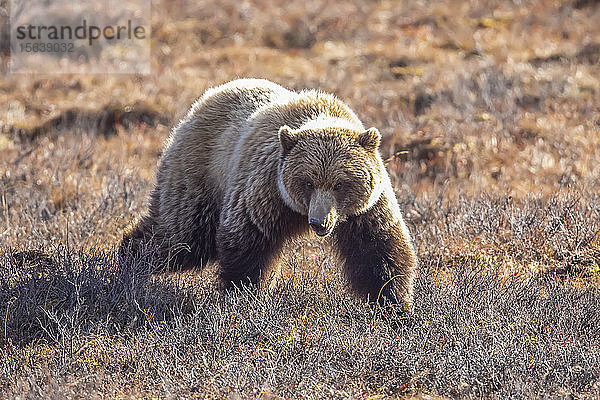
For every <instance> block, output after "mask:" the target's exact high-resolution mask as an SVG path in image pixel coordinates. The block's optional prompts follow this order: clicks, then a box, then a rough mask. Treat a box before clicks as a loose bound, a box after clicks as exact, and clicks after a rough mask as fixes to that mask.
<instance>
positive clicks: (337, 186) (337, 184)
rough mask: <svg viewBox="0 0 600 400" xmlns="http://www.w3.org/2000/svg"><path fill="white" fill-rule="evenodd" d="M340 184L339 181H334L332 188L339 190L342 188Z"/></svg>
mask: <svg viewBox="0 0 600 400" xmlns="http://www.w3.org/2000/svg"><path fill="white" fill-rule="evenodd" d="M342 186H343V185H342V184H341V183H336V184H335V186H334V187H333V190H340V189H341V188H342Z"/></svg>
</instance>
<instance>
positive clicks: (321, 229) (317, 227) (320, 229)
mask: <svg viewBox="0 0 600 400" xmlns="http://www.w3.org/2000/svg"><path fill="white" fill-rule="evenodd" d="M308 224H309V225H310V227H311V228H312V229H313V231H315V233H316V234H317V235H319V236H325V235H327V226H326V225H325V221H323V220H320V219H316V218H310V219H309V220H308Z"/></svg>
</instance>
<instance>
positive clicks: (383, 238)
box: [120, 79, 417, 311]
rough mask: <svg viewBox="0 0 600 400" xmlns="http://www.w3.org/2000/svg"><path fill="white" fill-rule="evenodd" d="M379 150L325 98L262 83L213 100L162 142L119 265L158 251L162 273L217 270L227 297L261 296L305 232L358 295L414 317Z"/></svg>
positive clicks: (408, 255) (406, 245)
mask: <svg viewBox="0 0 600 400" xmlns="http://www.w3.org/2000/svg"><path fill="white" fill-rule="evenodd" d="M380 138H381V136H380V134H379V131H378V130H377V129H375V128H371V129H368V130H365V128H364V126H363V124H362V123H361V122H360V120H359V119H358V118H357V117H356V115H355V114H354V113H353V112H352V110H350V108H349V107H348V106H347V105H346V104H344V103H343V102H341V101H340V100H338V99H337V98H335V97H334V96H333V95H330V94H326V93H322V92H319V91H314V90H306V91H302V92H300V93H296V92H292V91H289V90H287V89H284V88H283V87H281V86H279V85H276V84H274V83H272V82H269V81H266V80H258V79H239V80H236V81H233V82H229V83H227V84H225V85H222V86H219V87H216V88H212V89H209V90H208V91H207V92H206V93H205V94H204V95H203V96H202V97H201V98H200V99H199V100H198V101H196V103H194V105H193V106H192V108H191V110H190V111H189V112H188V114H187V116H186V117H185V118H184V119H183V120H182V121H181V122H180V123H179V125H178V126H177V127H176V128H175V129H174V130H173V133H172V134H171V136H170V137H169V139H168V140H167V143H166V147H165V151H164V154H163V156H162V159H161V161H160V164H159V167H158V172H157V177H156V186H155V188H154V191H153V192H152V194H151V197H150V204H149V212H148V215H147V216H145V217H144V218H143V219H142V220H141V221H140V223H139V224H138V225H137V227H135V229H134V230H133V231H132V232H130V233H128V234H126V235H125V237H124V239H123V242H122V244H121V250H120V252H121V255H122V256H123V255H125V254H136V252H138V253H139V252H140V251H141V250H140V249H141V248H142V246H143V247H144V248H149V249H151V250H152V249H154V250H156V252H155V256H157V257H158V259H159V260H161V263H160V264H161V266H160V269H161V270H165V269H169V270H182V269H188V268H193V267H198V268H201V267H202V266H204V265H205V264H206V263H207V262H210V261H213V260H214V261H218V263H219V265H220V278H221V281H222V282H223V283H224V284H225V285H226V286H229V285H231V284H237V283H242V282H248V281H249V282H252V283H255V284H258V283H259V282H260V279H261V276H262V275H263V274H264V272H265V271H266V269H267V268H268V267H269V266H270V264H272V262H273V261H274V259H275V257H276V256H277V254H278V253H279V251H280V250H281V248H282V245H283V243H284V242H285V241H286V240H287V239H290V238H292V237H295V236H298V235H300V234H304V233H306V232H307V231H309V227H311V228H313V230H314V231H315V232H316V233H317V234H318V235H320V236H328V235H330V236H331V237H332V239H333V243H334V244H335V245H336V247H337V249H338V251H339V255H340V256H341V257H342V259H343V262H344V269H345V274H346V276H347V278H348V280H349V282H350V284H351V286H352V288H353V289H354V290H355V291H357V292H358V293H360V294H362V295H364V296H369V297H370V299H371V300H374V299H376V298H378V297H379V295H380V294H382V295H383V296H382V297H381V298H383V297H385V298H388V299H389V300H391V301H395V302H400V303H401V304H402V305H403V306H404V307H405V308H406V309H407V310H408V311H410V310H411V309H412V297H413V295H412V286H413V279H414V275H415V267H416V263H417V259H416V256H415V252H414V250H413V246H412V244H411V239H410V236H409V232H408V229H407V228H406V226H405V224H404V221H403V219H402V215H401V213H400V210H399V208H398V203H397V200H396V197H395V195H394V192H393V189H392V185H391V183H390V179H389V177H388V174H387V172H386V170H385V167H384V164H383V161H382V159H381V156H380V155H379V150H378V147H379V142H380ZM382 288H383V290H382Z"/></svg>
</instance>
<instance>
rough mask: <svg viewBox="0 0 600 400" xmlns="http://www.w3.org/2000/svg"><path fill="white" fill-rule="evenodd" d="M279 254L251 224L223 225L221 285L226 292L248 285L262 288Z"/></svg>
mask: <svg viewBox="0 0 600 400" xmlns="http://www.w3.org/2000/svg"><path fill="white" fill-rule="evenodd" d="M276 250H277V245H276V243H273V241H272V240H269V239H268V238H267V237H266V236H265V235H264V234H263V233H262V232H261V231H260V230H259V229H258V228H257V227H256V225H254V224H253V223H252V222H251V221H249V220H246V219H243V220H242V219H237V220H236V222H235V224H227V223H226V224H223V225H222V226H220V227H219V229H218V231H217V251H218V257H219V264H220V270H219V277H220V280H221V283H222V284H223V286H224V287H225V288H229V287H232V286H233V285H236V286H239V285H240V284H246V285H247V284H248V283H252V284H254V285H257V286H258V285H259V284H260V281H261V278H262V276H263V273H264V272H265V271H266V269H267V268H268V267H269V266H270V264H271V262H272V260H273V254H274V252H275V251H276Z"/></svg>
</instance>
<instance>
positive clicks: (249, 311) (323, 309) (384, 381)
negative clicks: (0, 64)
mask: <svg viewBox="0 0 600 400" xmlns="http://www.w3.org/2000/svg"><path fill="white" fill-rule="evenodd" d="M0 4H1V3H0ZM0 7H1V5H0ZM153 10H154V12H153V21H152V36H153V45H152V46H153V47H152V68H153V74H152V75H149V76H118V75H108V76H97V75H96V76H94V75H89V76H84V75H73V76H59V75H56V76H27V75H12V76H10V75H7V76H3V77H2V79H1V80H0V317H1V318H0V320H1V322H2V323H1V324H0V398H4V397H6V398H12V397H16V396H20V397H21V398H36V397H49V398H59V397H67V398H72V397H103V396H105V397H149V396H160V397H187V398H232V399H237V398H263V399H277V398H290V399H296V398H360V399H367V398H369V399H383V398H399V397H403V396H407V395H414V396H418V397H420V398H428V396H429V397H443V396H445V397H452V398H465V397H466V398H473V397H476V398H480V397H485V398H521V397H528V398H540V397H542V398H560V397H563V396H572V397H574V398H586V397H597V396H600V370H599V367H598V365H600V336H599V334H598V332H600V327H599V325H598V321H599V320H600V315H599V314H598V313H599V311H598V310H600V293H599V292H598V290H599V288H600V192H599V191H598V188H599V187H600V107H599V104H600V78H599V77H600V41H599V39H598V38H600V26H599V25H598V23H597V21H598V20H600V4H598V3H597V2H594V1H575V2H568V1H564V2H550V1H530V2H522V3H518V2H517V3H516V4H515V3H513V2H509V1H501V2H471V3H465V2H459V1H456V0H448V1H444V2H396V1H380V2H369V1H359V2H350V1H347V2H335V3H333V2H326V1H312V0H309V1H303V2H296V1H294V2H291V3H290V2H287V3H285V7H283V3H281V2H278V1H274V0H262V1H255V2H253V3H248V2H246V3H241V4H240V3H239V2H236V1H233V0H225V1H223V2H220V3H219V5H218V6H215V4H214V3H209V2H205V1H199V2H187V1H169V2H166V1H164V2H163V1H158V2H155V3H154V4H153ZM1 14H2V13H0V15H1ZM1 28H2V27H1V26H0V30H1ZM1 44H2V43H1V42H0V45H1ZM2 57H4V58H3V61H6V56H5V55H2ZM236 77H263V78H267V79H270V80H273V81H275V82H278V83H280V84H282V85H284V86H286V87H290V88H294V89H301V88H305V87H316V88H321V89H324V90H327V91H331V92H334V93H336V94H337V95H338V96H339V97H340V98H342V99H343V100H345V101H347V102H348V103H349V104H350V106H351V107H352V108H353V109H354V110H355V111H356V112H357V113H358V115H359V116H360V117H361V118H362V119H363V121H364V122H365V124H366V125H372V126H377V127H378V128H379V129H380V130H381V132H382V133H383V135H384V140H383V147H382V151H383V153H384V156H385V157H386V158H387V157H389V158H390V160H389V163H388V170H389V172H390V174H391V176H392V179H393V182H394V184H395V186H396V189H397V195H398V198H399V200H400V202H401V205H402V208H403V210H404V212H405V215H406V219H407V222H408V223H409V226H410V229H411V231H412V233H413V234H414V237H415V241H416V244H417V248H418V253H419V257H420V263H421V271H420V274H419V279H418V281H417V288H416V296H417V299H416V305H417V310H416V311H417V312H416V317H415V318H414V319H413V320H405V319H403V318H402V316H401V315H397V314H395V313H394V312H393V310H378V311H377V315H376V316H375V317H374V310H373V309H371V308H369V307H368V306H367V305H366V304H364V303H362V302H361V301H359V300H357V299H355V298H353V297H352V296H351V295H350V294H349V293H347V291H346V290H345V288H344V287H343V280H342V279H341V278H340V277H339V273H338V272H337V271H338V268H337V266H336V265H335V260H333V259H332V258H331V257H330V256H329V251H328V244H327V243H324V242H321V241H319V240H317V239H315V238H309V239H307V240H306V241H303V242H300V243H293V244H290V245H289V246H288V249H287V251H286V258H285V260H284V261H283V262H282V265H281V268H280V270H278V271H276V273H275V274H274V276H273V277H272V278H271V280H270V282H269V283H270V284H269V285H265V286H266V287H265V288H262V289H261V290H247V289H243V290H241V291H238V292H233V293H220V292H218V291H216V290H215V288H214V279H213V276H212V274H211V271H210V270H208V271H205V272H204V273H202V274H201V275H193V274H183V275H174V276H169V277H161V276H159V277H148V276H147V271H146V269H145V268H144V261H143V260H138V262H136V263H134V265H133V266H132V269H131V270H127V271H123V270H118V269H117V268H116V265H115V262H114V257H115V254H114V247H115V246H116V245H117V244H118V242H119V240H120V237H121V235H122V232H123V231H124V229H125V228H126V226H127V225H128V224H129V223H130V222H131V221H132V220H133V219H135V218H136V217H137V216H138V215H139V214H140V213H141V212H143V210H144V206H145V204H144V202H145V198H146V196H147V194H148V191H149V190H150V188H151V185H152V182H153V175H154V167H155V165H156V161H157V159H158V157H159V156H160V153H161V150H162V141H163V140H164V138H165V137H166V136H167V135H168V132H169V129H170V127H171V125H172V124H174V123H175V122H176V121H177V119H178V118H179V117H181V116H182V115H183V113H184V112H185V111H186V110H187V107H188V106H189V104H190V103H191V102H192V101H193V100H194V98H196V97H197V96H199V95H200V94H201V93H202V92H203V91H204V90H205V89H206V88H207V87H209V86H213V85H216V84H219V83H222V82H224V81H228V80H231V79H234V78H236Z"/></svg>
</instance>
